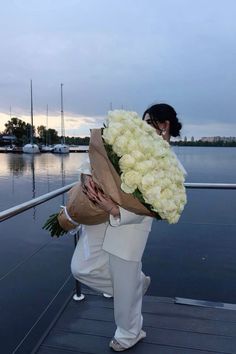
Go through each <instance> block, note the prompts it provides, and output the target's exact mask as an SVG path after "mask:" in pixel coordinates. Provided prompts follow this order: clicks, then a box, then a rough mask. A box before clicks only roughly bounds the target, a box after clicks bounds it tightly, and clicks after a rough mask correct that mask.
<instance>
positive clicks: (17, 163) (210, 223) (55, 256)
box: [0, 147, 236, 354]
mask: <svg viewBox="0 0 236 354" xmlns="http://www.w3.org/2000/svg"><path fill="white" fill-rule="evenodd" d="M175 151H176V153H177V155H178V156H179V158H180V160H181V161H182V163H183V164H184V166H185V168H186V170H187V171H188V177H187V181H188V182H222V183H236V149H235V148H205V147H204V148H202V147H196V148H195V147H181V148H178V147H177V148H175ZM85 158H86V154H81V153H74V154H73V153H72V154H70V155H69V156H57V155H53V154H42V155H38V156H30V155H14V154H0V210H5V209H7V208H9V207H11V206H14V205H17V204H19V203H22V202H24V201H27V200H30V199H32V198H34V197H36V196H39V195H42V194H44V193H47V192H49V191H52V190H54V189H56V188H59V187H61V186H63V185H66V184H69V183H71V182H74V181H76V180H77V179H78V167H79V165H80V164H81V162H82V161H83V159H85ZM64 202H65V201H64V197H63V196H60V197H57V198H56V199H54V200H52V201H50V202H49V203H47V204H43V205H41V206H39V207H37V208H34V209H32V210H29V211H27V212H25V213H23V214H21V215H19V216H17V217H16V218H14V219H10V220H8V221H5V222H3V223H1V224H0V236H1V247H0V311H1V316H0V335H1V336H2V338H1V343H3V344H2V347H1V349H2V348H3V349H4V354H5V353H11V352H12V350H13V349H14V348H15V347H16V345H17V344H18V343H19V342H20V341H21V340H22V338H23V337H24V336H25V334H26V333H27V332H28V331H29V329H30V327H31V326H32V325H33V324H34V322H35V321H36V320H37V318H38V316H39V314H40V313H41V312H42V311H43V310H44V309H45V307H46V306H47V305H48V304H49V302H50V301H51V300H52V299H53V297H54V296H55V294H56V293H57V292H58V291H59V289H60V287H61V286H62V285H63V283H64V282H66V281H67V279H68V277H69V276H70V259H71V255H72V252H73V239H72V238H71V237H70V236H64V237H63V238H60V239H58V240H57V239H51V238H50V236H49V235H48V234H47V233H46V232H45V231H43V230H42V229H41V226H42V224H43V223H44V221H45V219H46V218H47V216H48V215H49V214H50V213H52V212H55V211H57V210H58V207H59V205H61V204H62V203H64ZM235 215H236V191H217V190H215V191H214V190H211V191H207V190H204V191H200V190H193V191H188V204H187V207H186V209H185V211H184V213H183V216H182V217H181V220H180V222H179V223H178V224H177V225H168V224H166V223H165V222H155V223H154V225H153V229H152V232H151V234H150V237H149V242H148V245H147V247H146V250H145V254H144V257H143V268H144V271H145V272H146V273H147V274H150V275H151V276H152V284H151V288H150V291H149V294H151V295H158V296H170V297H173V296H179V297H187V298H195V299H206V300H212V301H222V302H230V303H236V282H235V276H236V217H235ZM71 286H73V281H70V280H69V283H68V284H67V287H66V288H65V289H64V290H63V291H62V292H61V293H60V297H59V300H58V304H57V303H56V304H55V306H54V308H53V309H52V311H51V317H52V316H53V313H55V312H56V311H57V309H58V308H59V307H60V305H61V303H62V302H63V301H64V300H65V298H66V296H68V294H69V291H70V289H71ZM51 317H50V316H49V315H48V318H45V319H44V322H43V324H42V325H41V327H39V329H37V330H36V332H35V333H34V335H33V338H37V337H38V335H40V334H41V332H42V330H43V329H44V328H45V327H46V326H47V324H48V322H49V321H50V320H51ZM12 333H14V336H12ZM31 337H32V336H31ZM35 340H36V339H35Z"/></svg>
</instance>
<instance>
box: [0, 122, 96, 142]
mask: <svg viewBox="0 0 236 354" xmlns="http://www.w3.org/2000/svg"><path fill="white" fill-rule="evenodd" d="M4 125H5V129H4V131H3V132H1V133H0V135H2V136H5V137H6V136H9V137H15V139H14V141H13V140H12V142H13V143H14V145H16V146H23V145H25V144H27V143H29V142H30V138H31V133H32V136H33V141H34V143H36V144H39V145H54V144H58V143H60V142H61V140H62V137H61V136H59V135H58V133H57V131H56V130H55V129H52V128H49V129H47V128H46V127H45V126H44V125H40V126H38V127H37V128H35V127H34V126H33V127H32V126H31V124H29V123H26V122H24V121H23V120H21V119H19V118H17V117H13V118H11V119H10V120H8V122H7V123H5V124H4ZM36 131H37V136H35V133H36ZM65 143H66V144H68V145H89V137H84V138H81V137H69V136H66V137H65ZM5 144H6V142H5V141H4V139H0V145H5Z"/></svg>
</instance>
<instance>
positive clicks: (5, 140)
mask: <svg viewBox="0 0 236 354" xmlns="http://www.w3.org/2000/svg"><path fill="white" fill-rule="evenodd" d="M15 141H16V136H15V135H4V134H0V142H1V143H2V144H3V145H7V144H10V145H11V144H13V143H14V142H15Z"/></svg>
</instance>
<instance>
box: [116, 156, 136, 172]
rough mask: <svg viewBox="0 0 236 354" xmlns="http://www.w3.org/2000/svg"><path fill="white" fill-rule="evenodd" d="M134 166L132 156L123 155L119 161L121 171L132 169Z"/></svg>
mask: <svg viewBox="0 0 236 354" xmlns="http://www.w3.org/2000/svg"><path fill="white" fill-rule="evenodd" d="M134 164H135V159H134V158H133V156H132V155H129V154H125V155H123V156H122V157H121V158H120V160H119V165H120V169H121V170H122V171H125V170H127V169H130V168H132V167H133V166H134Z"/></svg>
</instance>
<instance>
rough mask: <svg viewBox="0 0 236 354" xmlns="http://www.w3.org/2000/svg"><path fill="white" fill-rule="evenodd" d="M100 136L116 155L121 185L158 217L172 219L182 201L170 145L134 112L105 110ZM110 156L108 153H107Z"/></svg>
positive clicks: (178, 172)
mask: <svg viewBox="0 0 236 354" xmlns="http://www.w3.org/2000/svg"><path fill="white" fill-rule="evenodd" d="M102 136H103V139H104V142H105V144H108V145H109V147H110V149H107V150H108V154H109V150H112V152H113V155H114V154H115V155H116V156H117V157H118V158H115V159H114V162H113V164H116V165H117V162H118V167H119V172H120V173H119V174H120V178H121V181H122V183H121V189H122V190H123V191H124V192H125V193H132V194H133V195H134V196H136V197H137V198H139V199H140V201H142V202H145V203H146V205H147V206H149V208H150V210H152V211H153V212H155V213H157V214H158V215H159V216H160V217H161V219H165V220H167V221H168V222H169V223H176V222H177V221H178V220H179V217H180V215H181V212H182V211H183V209H184V205H185V204H186V193H185V187H184V174H183V171H182V170H181V169H180V167H179V162H178V160H177V159H176V156H175V155H174V154H173V152H172V150H171V148H170V145H169V143H168V142H167V141H165V140H164V139H163V138H162V137H161V136H159V135H157V133H156V130H155V129H154V128H153V127H152V126H150V125H148V124H147V123H146V122H145V121H142V120H141V119H140V117H139V116H138V115H137V113H135V112H127V111H123V110H115V111H111V112H109V114H108V118H107V126H106V128H105V129H104V130H103V135H102ZM110 155H111V156H112V154H110Z"/></svg>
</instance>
